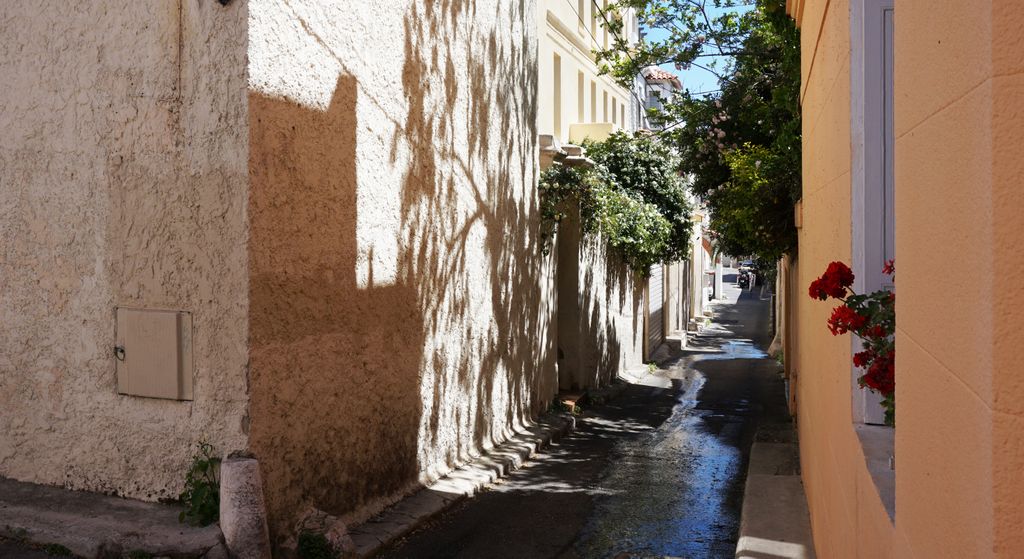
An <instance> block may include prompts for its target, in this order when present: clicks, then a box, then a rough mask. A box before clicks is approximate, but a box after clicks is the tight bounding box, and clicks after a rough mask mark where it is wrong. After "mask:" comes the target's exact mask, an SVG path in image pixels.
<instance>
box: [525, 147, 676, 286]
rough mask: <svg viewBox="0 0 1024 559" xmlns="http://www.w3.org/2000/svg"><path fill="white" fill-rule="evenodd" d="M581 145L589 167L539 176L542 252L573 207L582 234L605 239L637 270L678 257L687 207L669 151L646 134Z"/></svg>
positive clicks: (643, 271)
mask: <svg viewBox="0 0 1024 559" xmlns="http://www.w3.org/2000/svg"><path fill="white" fill-rule="evenodd" d="M584 145H585V146H586V148H587V154H588V156H590V157H592V158H593V160H594V163H595V166H594V167H567V166H564V165H559V164H556V165H552V166H551V167H549V168H548V169H547V170H545V171H544V172H543V173H542V174H541V177H540V183H539V185H538V188H539V193H540V210H541V239H540V240H541V243H540V244H541V251H542V252H543V253H544V254H549V253H550V252H551V249H552V248H553V247H554V238H555V235H556V234H557V232H558V228H559V226H560V225H561V223H562V221H563V220H564V219H565V218H567V217H568V216H569V215H570V213H571V212H572V211H573V206H574V205H578V208H579V216H580V226H581V227H582V229H583V232H584V233H597V234H600V235H601V236H602V237H604V238H605V240H606V241H607V243H608V246H609V247H610V248H611V249H612V250H613V251H614V252H615V253H616V254H618V255H619V256H620V257H621V258H622V260H623V261H624V262H625V263H626V264H627V265H628V266H629V267H630V268H631V269H632V270H633V271H635V272H636V273H638V274H640V275H647V274H648V273H649V271H650V267H651V266H653V265H654V264H657V263H659V262H675V261H678V260H683V259H685V258H686V255H687V251H688V249H689V239H690V234H691V231H690V229H691V222H690V211H691V208H690V205H689V202H688V201H687V198H686V190H685V185H684V184H683V180H682V177H681V176H680V174H679V162H678V160H677V158H676V157H675V156H674V155H673V153H672V151H671V150H670V149H668V148H667V147H665V146H664V145H662V144H660V143H659V142H658V141H657V140H656V139H654V138H653V137H651V136H649V135H646V134H626V133H622V132H616V133H614V134H612V135H611V136H610V137H609V138H608V139H606V140H605V141H603V142H586V143H585V144H584Z"/></svg>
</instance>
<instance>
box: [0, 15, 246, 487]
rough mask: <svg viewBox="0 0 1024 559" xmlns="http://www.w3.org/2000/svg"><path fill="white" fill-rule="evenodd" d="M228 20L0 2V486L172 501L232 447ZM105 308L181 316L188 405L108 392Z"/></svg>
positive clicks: (233, 150) (239, 210)
mask: <svg viewBox="0 0 1024 559" xmlns="http://www.w3.org/2000/svg"><path fill="white" fill-rule="evenodd" d="M245 18H246V16H245V4H244V3H242V2H235V3H233V4H232V5H230V6H228V7H222V6H221V5H220V4H218V3H216V2H212V1H209V2H208V1H202V2H185V1H182V2H180V3H179V2H171V1H168V2H160V3H159V5H157V4H150V3H139V2H125V1H114V0H109V1H103V2H84V3H75V4H68V3H66V2H33V3H25V2H4V3H3V4H2V5H0V38H2V40H0V78H2V79H0V81H2V82H3V84H4V85H3V87H2V88H0V129H3V131H4V132H3V134H0V324H3V326H2V327H0V475H3V476H9V477H13V478H16V479H21V480H28V481H34V482H41V483H49V484H63V485H65V486H67V487H70V488H75V489H91V490H98V491H105V492H112V493H116V494H119V495H126V496H132V497H140V498H144V499H157V498H162V497H176V496H177V494H178V492H179V491H180V489H181V485H182V482H183V479H184V470H185V467H186V464H187V462H188V460H189V458H190V456H191V453H192V450H193V448H192V447H193V445H194V444H195V442H196V441H197V440H198V439H199V438H200V437H207V438H208V439H209V441H210V442H212V443H213V444H214V445H215V446H216V447H217V449H218V450H232V449H237V448H244V447H245V445H246V435H245V425H244V414H245V409H246V400H245V367H246V359H247V355H246V337H247V334H246V326H245V325H246V314H247V304H246V280H245V277H246V268H247V262H246V255H245V251H244V248H243V247H244V245H245V242H246V234H247V233H246V227H245V222H244V216H245V207H246V188H245V182H246V180H247V179H246V175H247V173H246V165H247V162H246V155H245V154H246V144H247V137H246V134H245V132H244V129H245V123H246V121H245V112H246V97H245V87H246V83H245V50H246V49H245V43H246V35H245ZM119 305H121V306H133V307H152V308H165V309H166V308H171V309H184V310H188V311H191V312H192V313H193V319H194V348H193V351H194V359H195V401H194V402H174V401H168V400H154V399H145V398H136V397H129V396H119V395H117V394H116V381H115V374H114V370H115V366H114V364H115V362H114V357H113V346H114V326H115V325H114V307H115V306H119Z"/></svg>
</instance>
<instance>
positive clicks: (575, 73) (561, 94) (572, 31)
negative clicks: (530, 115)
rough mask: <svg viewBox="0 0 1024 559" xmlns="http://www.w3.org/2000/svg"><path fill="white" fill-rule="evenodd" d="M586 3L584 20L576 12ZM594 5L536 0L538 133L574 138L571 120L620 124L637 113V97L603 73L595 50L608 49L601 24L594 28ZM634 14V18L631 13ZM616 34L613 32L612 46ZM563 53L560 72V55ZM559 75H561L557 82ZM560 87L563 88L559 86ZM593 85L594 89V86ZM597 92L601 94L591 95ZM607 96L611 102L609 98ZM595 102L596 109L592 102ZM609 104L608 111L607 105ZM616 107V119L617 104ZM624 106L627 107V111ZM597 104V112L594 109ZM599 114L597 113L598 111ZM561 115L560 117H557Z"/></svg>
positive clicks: (574, 1)
mask: <svg viewBox="0 0 1024 559" xmlns="http://www.w3.org/2000/svg"><path fill="white" fill-rule="evenodd" d="M580 4H582V7H583V12H582V13H581V14H580V16H582V19H583V22H584V23H585V25H584V24H581V22H580V17H579V16H577V13H578V10H579V8H580ZM593 10H594V4H593V2H592V1H591V0H586V1H585V2H582V3H580V2H577V1H576V0H571V1H566V0H539V1H538V2H537V29H538V35H539V36H538V43H539V44H538V60H537V76H538V79H537V95H538V96H537V99H538V106H537V133H538V134H552V135H554V136H556V137H557V138H558V139H559V140H560V141H562V142H567V141H568V140H569V126H570V125H571V124H582V123H594V122H614V123H615V124H616V125H617V127H618V128H627V129H628V128H631V127H630V126H623V121H622V115H623V113H624V114H625V117H626V122H629V121H630V119H631V117H632V115H631V114H630V107H631V105H632V104H635V103H636V101H635V100H634V99H633V96H632V95H631V94H630V92H629V91H628V90H627V89H625V88H622V87H620V86H618V85H617V84H616V83H615V82H614V81H613V80H612V79H611V77H609V76H598V75H597V65H596V64H594V58H593V55H592V54H591V50H592V49H595V48H603V47H604V43H605V32H604V30H603V28H602V27H601V25H600V23H599V22H598V23H597V24H595V25H594V26H593V28H592V27H591V18H592V13H593ZM629 17H632V16H631V15H630V16H629ZM595 37H596V39H597V42H595V41H594V38H595ZM612 40H613V38H612V37H611V35H609V36H608V39H607V41H608V44H609V45H610V44H611V42H612ZM556 56H557V57H558V67H559V68H558V71H557V73H556V69H555V57H556ZM581 72H582V73H583V119H582V120H581V119H580V118H579V117H580V114H579V92H580V88H579V74H580V73H581ZM556 74H557V77H558V79H557V80H556ZM556 86H558V87H556ZM592 87H593V89H592ZM592 93H596V96H594V95H592ZM606 98H607V103H606V102H605V99H606ZM591 103H593V104H594V105H593V107H592V105H591ZM606 105H607V112H606V111H605V106H606ZM613 106H614V107H615V114H614V119H613V114H612V107H613ZM622 107H625V109H624V110H623V108H622ZM592 108H596V110H594V111H592ZM595 113H596V114H595ZM556 117H557V120H556Z"/></svg>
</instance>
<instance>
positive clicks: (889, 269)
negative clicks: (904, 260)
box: [882, 259, 896, 276]
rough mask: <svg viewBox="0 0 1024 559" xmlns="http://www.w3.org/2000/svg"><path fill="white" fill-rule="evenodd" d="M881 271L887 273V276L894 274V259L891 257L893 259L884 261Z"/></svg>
mask: <svg viewBox="0 0 1024 559" xmlns="http://www.w3.org/2000/svg"><path fill="white" fill-rule="evenodd" d="M882 273H883V274H885V275H887V276H891V275H893V274H895V273H896V260H895V259H893V260H889V261H888V262H886V263H885V266H884V267H883V268H882Z"/></svg>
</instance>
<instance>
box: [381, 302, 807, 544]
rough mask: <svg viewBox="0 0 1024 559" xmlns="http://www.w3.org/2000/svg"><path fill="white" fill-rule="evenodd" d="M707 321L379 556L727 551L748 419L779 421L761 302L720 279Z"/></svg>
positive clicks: (750, 431) (751, 423) (779, 396)
mask: <svg viewBox="0 0 1024 559" xmlns="http://www.w3.org/2000/svg"><path fill="white" fill-rule="evenodd" d="M726 297H727V299H728V303H725V304H722V305H720V306H719V307H718V311H717V317H716V318H717V322H716V323H715V324H713V325H712V327H710V328H708V329H706V330H705V332H704V333H702V335H699V336H695V337H694V338H693V339H692V340H691V344H690V347H689V348H688V349H687V350H686V351H682V352H679V353H677V354H676V355H675V356H674V358H673V359H672V360H671V361H670V362H668V363H666V364H665V366H664V368H663V369H662V370H661V371H659V373H658V374H657V375H655V376H654V377H651V378H650V379H648V380H649V381H650V382H649V383H647V384H652V385H656V386H648V385H644V384H634V385H630V386H629V387H627V389H626V390H625V391H624V392H623V394H622V395H621V396H620V397H619V398H617V399H616V400H614V401H613V402H611V403H609V404H606V405H603V406H597V407H595V408H593V409H590V410H588V411H587V412H586V414H585V415H584V416H583V417H582V418H581V420H580V422H579V428H578V430H577V431H576V432H575V433H574V434H573V435H571V436H569V437H566V438H565V439H563V441H562V442H561V443H560V444H559V445H557V446H555V447H553V448H551V449H550V451H549V452H548V453H546V454H545V455H544V456H542V457H539V458H538V459H537V460H534V461H532V462H530V463H529V465H528V466H527V467H524V468H523V469H521V470H519V471H517V472H514V473H513V474H512V475H510V476H509V477H508V478H506V479H505V480H503V481H502V482H501V483H498V484H495V485H494V486H493V487H492V488H491V489H490V490H489V491H487V492H485V493H482V494H481V495H479V496H477V497H475V498H473V499H470V500H467V501H464V502H463V503H461V504H460V505H457V506H456V507H455V508H454V509H450V510H449V511H447V512H445V513H444V514H442V515H441V516H439V517H437V518H436V519H434V520H433V521H431V522H428V523H427V524H425V525H424V526H423V527H421V528H420V529H419V530H417V531H416V532H413V533H412V534H410V535H409V536H408V537H406V538H405V539H403V540H400V541H398V542H396V543H395V544H393V546H392V547H391V548H389V549H387V550H385V551H384V552H383V553H382V554H381V555H382V556H384V557H467V558H468V557H495V558H501V557H509V558H512V557H560V558H577V557H579V558H583V557H586V558H590V557H614V558H620V557H663V556H672V557H688V558H698V557H731V556H732V555H733V552H734V550H735V545H736V538H737V534H738V528H739V518H740V508H741V505H742V495H743V482H744V477H745V472H746V465H747V459H748V455H749V451H750V446H751V444H752V442H753V438H754V434H755V432H756V430H757V428H758V425H759V424H761V423H772V422H780V421H788V415H787V413H786V409H785V400H784V397H783V388H782V382H781V380H780V377H779V375H778V374H777V371H778V365H777V364H776V363H775V362H774V361H773V360H771V359H769V358H768V357H767V356H766V354H765V353H764V350H763V348H765V347H766V346H767V343H768V341H769V340H768V302H767V301H762V300H761V299H760V297H759V296H758V295H757V293H756V292H746V291H744V292H740V291H739V290H738V289H737V288H735V287H734V286H733V285H732V284H727V287H726Z"/></svg>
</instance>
